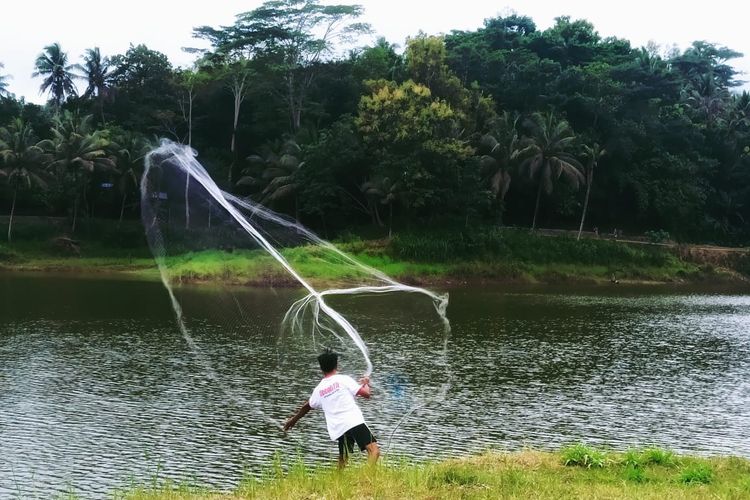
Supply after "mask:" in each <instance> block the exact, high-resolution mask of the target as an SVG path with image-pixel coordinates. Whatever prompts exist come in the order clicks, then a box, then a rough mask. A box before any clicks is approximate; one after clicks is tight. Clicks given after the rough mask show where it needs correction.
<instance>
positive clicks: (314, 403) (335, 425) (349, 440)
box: [284, 349, 380, 468]
mask: <svg viewBox="0 0 750 500" xmlns="http://www.w3.org/2000/svg"><path fill="white" fill-rule="evenodd" d="M318 363H320V369H321V371H322V372H323V380H321V381H320V383H319V384H318V385H317V386H316V387H315V389H314V390H313V391H312V394H311V395H310V399H308V400H307V401H305V404H303V405H302V406H301V407H300V409H299V410H297V413H295V414H294V415H293V416H292V417H291V418H290V419H289V420H287V421H286V423H285V424H284V431H288V430H289V429H291V428H292V427H294V424H296V423H297V421H298V420H299V419H300V418H302V417H304V416H305V415H306V414H307V412H309V411H310V409H311V408H313V409H319V408H322V409H323V413H324V414H325V417H326V425H327V427H328V435H329V436H331V441H338V444H339V468H341V467H344V466H345V465H346V462H347V459H348V458H349V453H351V452H353V451H354V443H357V446H359V449H360V451H365V450H367V456H368V461H369V462H370V463H371V464H374V463H375V462H377V460H378V457H379V456H380V448H379V447H378V443H377V441H376V439H375V436H373V435H372V432H371V431H370V429H369V428H368V427H367V424H365V419H364V417H363V416H362V411H360V409H359V407H358V406H357V403H356V401H355V400H354V398H355V397H357V396H360V397H363V398H365V399H370V380H369V378H368V377H364V378H363V379H361V380H360V381H359V384H357V383H356V382H355V381H354V379H352V378H351V377H349V376H347V375H341V374H339V373H338V367H339V356H338V354H336V353H335V352H333V351H331V350H330V349H326V350H325V351H323V353H322V354H321V355H320V356H318Z"/></svg>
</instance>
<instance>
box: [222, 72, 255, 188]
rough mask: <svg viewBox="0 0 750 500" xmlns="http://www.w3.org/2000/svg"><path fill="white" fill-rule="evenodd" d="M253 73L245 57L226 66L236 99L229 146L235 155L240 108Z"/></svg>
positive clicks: (228, 81)
mask: <svg viewBox="0 0 750 500" xmlns="http://www.w3.org/2000/svg"><path fill="white" fill-rule="evenodd" d="M251 75H252V70H251V68H250V65H249V61H248V60H247V59H245V58H240V59H237V60H236V61H233V62H232V63H231V64H229V65H228V66H227V68H226V79H227V88H229V91H230V92H231V93H232V98H233V99H234V115H233V118H232V142H231V145H230V148H229V149H230V151H231V152H232V156H233V157H234V155H235V154H236V152H237V150H236V147H235V144H236V139H237V123H238V121H239V119H240V108H241V107H242V103H243V102H244V101H245V98H246V97H247V94H248V92H249V90H250V84H249V80H250V77H251ZM229 183H230V185H231V183H232V168H230V169H229Z"/></svg>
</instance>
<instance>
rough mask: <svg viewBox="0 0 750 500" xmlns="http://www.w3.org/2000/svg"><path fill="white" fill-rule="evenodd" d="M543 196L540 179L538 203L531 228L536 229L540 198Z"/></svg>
mask: <svg viewBox="0 0 750 500" xmlns="http://www.w3.org/2000/svg"><path fill="white" fill-rule="evenodd" d="M541 197H542V179H541V178H540V179H539V189H537V191H536V205H535V206H534V219H533V220H532V221H531V230H532V231H534V230H535V229H536V216H537V214H538V213H539V199H540V198H541Z"/></svg>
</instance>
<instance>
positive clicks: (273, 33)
mask: <svg viewBox="0 0 750 500" xmlns="http://www.w3.org/2000/svg"><path fill="white" fill-rule="evenodd" d="M362 13H363V9H362V7H361V6H359V5H321V4H320V1H319V0H272V1H267V2H265V3H263V4H262V5H261V6H260V7H258V8H257V9H255V10H252V11H250V12H244V13H242V14H239V15H237V20H236V21H235V23H234V25H233V26H224V27H221V28H220V29H215V28H211V27H209V26H202V27H199V28H196V29H195V30H194V34H195V36H196V37H198V38H204V39H207V40H209V41H210V42H211V44H212V45H213V47H214V51H215V52H216V53H217V54H218V55H220V56H221V55H232V54H234V55H237V54H242V55H245V56H246V57H248V58H254V59H257V60H261V61H263V62H264V63H265V65H266V67H267V69H269V70H271V71H272V72H273V73H277V74H279V75H280V76H281V78H282V80H283V91H282V93H283V94H284V97H285V102H286V104H287V111H288V113H289V118H290V126H291V130H292V132H296V131H298V130H299V128H300V125H301V120H302V110H303V109H304V108H305V106H306V104H307V93H308V90H309V88H310V85H311V84H312V82H313V80H314V79H315V76H316V74H317V71H318V69H319V68H318V66H319V63H320V62H322V61H323V60H324V59H325V58H326V57H328V56H329V55H330V54H332V53H333V50H334V49H335V44H336V43H346V42H349V41H351V40H353V39H354V38H355V37H357V36H358V35H360V34H364V33H367V32H369V26H368V25H367V24H363V23H356V22H354V20H356V19H357V18H358V17H360V16H361V15H362Z"/></svg>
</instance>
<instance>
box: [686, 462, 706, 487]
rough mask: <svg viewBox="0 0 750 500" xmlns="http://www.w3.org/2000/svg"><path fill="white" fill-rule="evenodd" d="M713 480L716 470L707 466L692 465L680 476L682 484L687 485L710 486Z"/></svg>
mask: <svg viewBox="0 0 750 500" xmlns="http://www.w3.org/2000/svg"><path fill="white" fill-rule="evenodd" d="M713 479H714V470H713V468H712V467H711V466H710V465H706V464H696V465H691V466H690V467H687V468H686V469H685V470H683V471H682V474H680V482H682V483H685V484H709V483H710V482H711V481H713Z"/></svg>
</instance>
